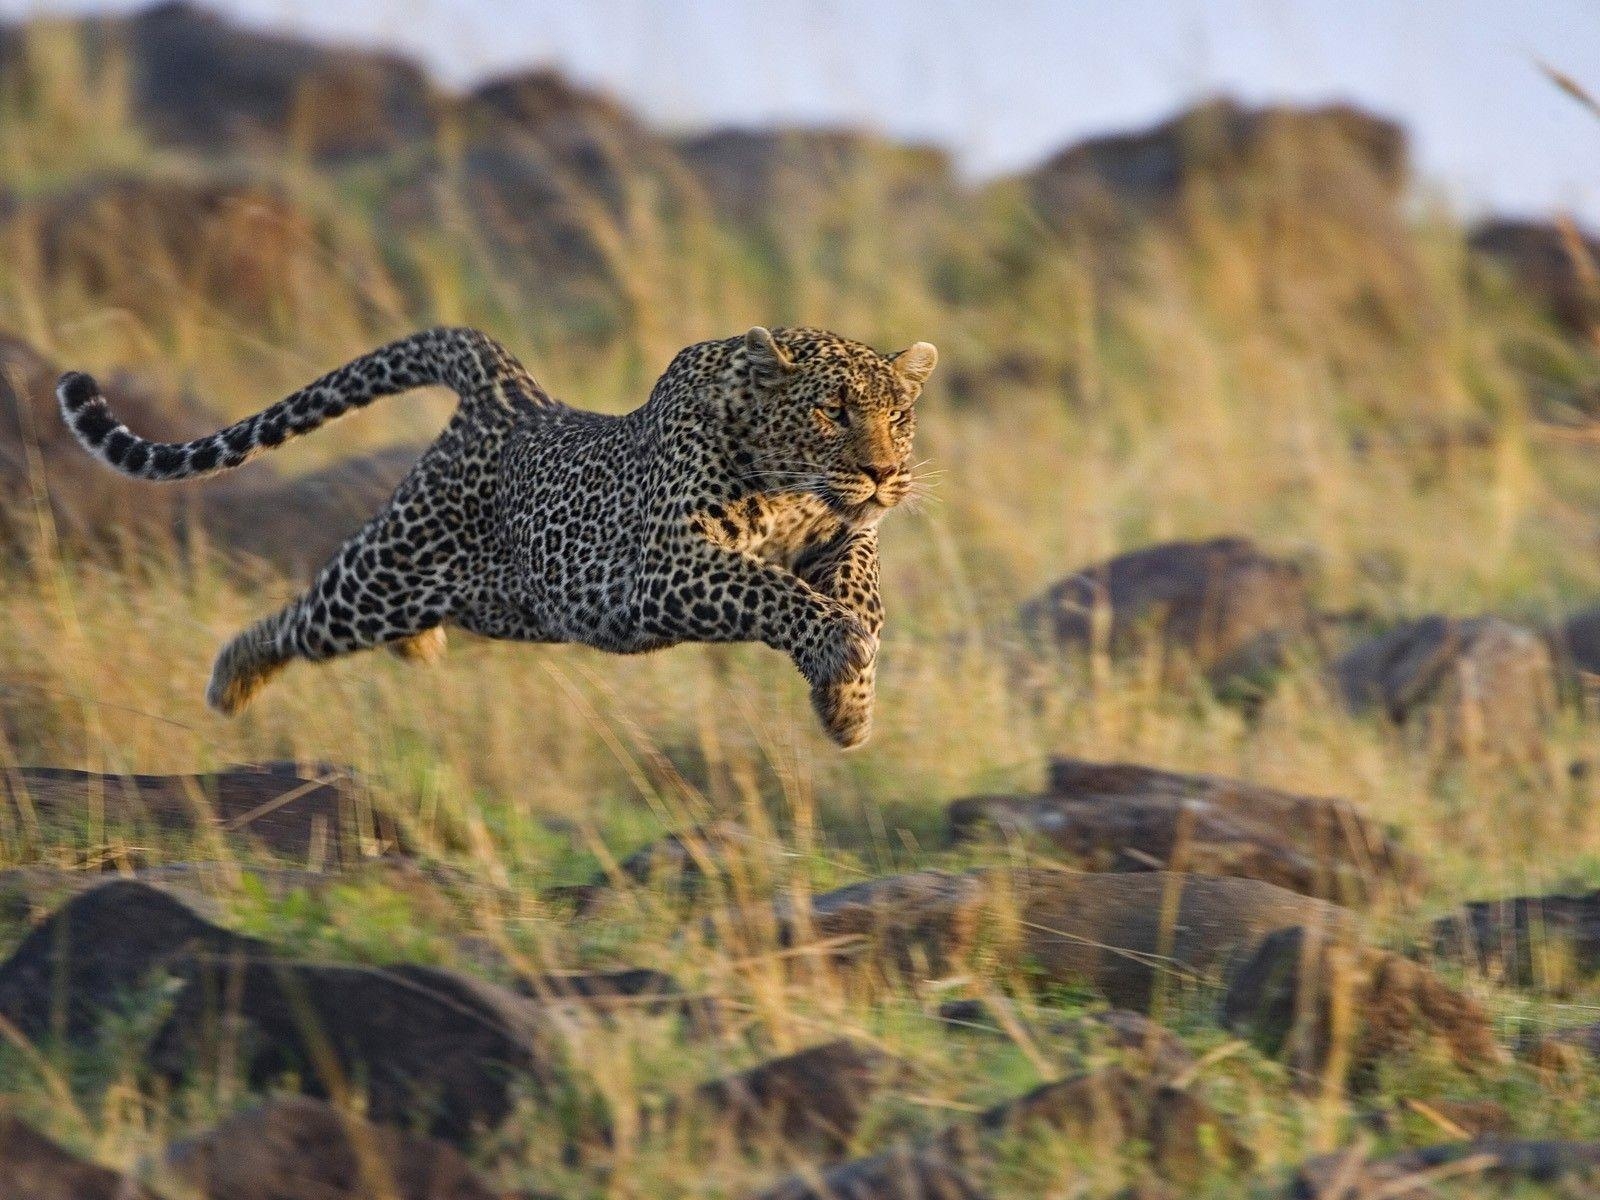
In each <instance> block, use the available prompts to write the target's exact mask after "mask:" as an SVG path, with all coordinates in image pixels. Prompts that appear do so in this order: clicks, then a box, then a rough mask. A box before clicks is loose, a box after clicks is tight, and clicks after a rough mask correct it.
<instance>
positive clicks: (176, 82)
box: [79, 0, 445, 161]
mask: <svg viewBox="0 0 1600 1200" xmlns="http://www.w3.org/2000/svg"><path fill="white" fill-rule="evenodd" d="M79 28H80V29H81V31H82V33H83V34H84V35H85V36H86V38H87V40H88V44H89V47H90V49H91V51H92V52H94V57H93V58H91V67H92V68H94V69H104V68H105V67H106V66H109V65H110V63H109V62H104V61H102V56H104V57H105V58H107V59H109V58H110V57H111V56H113V55H114V56H115V58H116V60H118V61H121V62H125V63H126V69H127V74H128V84H129V92H130V98H131V100H132V102H133V103H132V108H133V116H134V118H135V119H136V120H137V121H138V122H139V123H140V124H141V125H142V126H144V128H145V129H146V130H148V131H149V132H150V133H151V134H152V135H153V136H154V137H155V138H156V139H157V140H158V141H159V142H162V143H164V144H167V145H171V146H178V147H183V148H185V149H191V150H196V151H200V152H202V153H206V154H228V153H234V154H243V155H247V154H250V153H252V152H254V153H260V152H268V153H274V152H283V151H286V150H291V149H292V150H295V151H298V152H301V153H305V154H309V155H311V156H312V157H314V158H317V159H320V160H323V161H342V160H347V159H351V158H356V157H362V156H367V155H373V154H379V153H383V152H385V151H389V150H394V149H397V148H399V147H401V146H403V145H405V144H407V143H409V142H413V141H416V140H419V139H426V138H431V137H432V136H433V134H434V133H435V131H436V129H437V125H438V118H439V115H440V112H441V110H442V109H443V108H444V107H445V100H444V98H443V97H442V96H441V94H440V93H439V92H438V90H437V89H436V88H435V87H434V85H433V84H432V83H431V82H430V81H429V80H428V77H427V76H426V74H425V73H424V72H423V71H422V69H421V68H420V67H418V66H416V65H415V64H414V63H411V62H408V61H407V60H405V59H403V58H401V57H399V56H397V55H393V54H385V53H382V52H379V51H374V50H366V49H355V48H353V47H347V46H346V47H330V46H327V45H324V44H321V43H318V42H315V41H312V40H310V39H308V38H302V37H295V36H292V35H287V34H280V33H267V32H264V31H262V30H259V29H252V28H250V27H248V26H246V25H243V24H240V23H238V22H236V21H233V20H231V19H229V18H228V17H225V16H223V15H221V14H219V13H216V12H212V11H209V10H207V9H203V8H200V7H198V6H196V5H193V4H189V3H186V2H183V0H177V2H173V0H168V2H166V3H160V4H156V5H153V6H151V7H149V8H146V9H144V10H142V11H140V12H137V13H135V14H132V15H131V16H126V17H123V16H107V17H95V18H90V19H88V20H85V21H83V22H82V23H81V24H80V26H79Z"/></svg>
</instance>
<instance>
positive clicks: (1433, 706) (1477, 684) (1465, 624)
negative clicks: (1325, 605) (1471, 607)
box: [1333, 615, 1556, 755]
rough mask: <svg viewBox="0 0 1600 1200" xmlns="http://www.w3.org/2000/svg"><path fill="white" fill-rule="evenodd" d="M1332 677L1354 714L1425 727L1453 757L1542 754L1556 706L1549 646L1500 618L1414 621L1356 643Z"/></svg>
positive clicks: (1427, 736)
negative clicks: (1379, 715) (1376, 715)
mask: <svg viewBox="0 0 1600 1200" xmlns="http://www.w3.org/2000/svg"><path fill="white" fill-rule="evenodd" d="M1333 675H1334V680H1335V683H1336V685H1337V687H1338V690H1339V694H1340V696H1341V697H1342V698H1343V699H1344V702H1345V704H1346V706H1347V707H1349V708H1350V709H1351V711H1353V712H1357V713H1361V712H1366V711H1369V710H1376V711H1378V712H1381V713H1383V714H1384V715H1386V716H1387V717H1388V718H1389V719H1390V720H1392V721H1394V722H1395V723H1396V724H1406V725H1411V726H1414V727H1417V728H1419V729H1420V730H1421V731H1422V733H1423V734H1424V736H1425V737H1426V738H1427V739H1428V741H1429V742H1430V743H1432V744H1433V745H1435V746H1436V747H1438V748H1439V749H1440V750H1441V752H1447V753H1476V752H1503V753H1510V754H1517V755H1525V754H1530V753H1537V752H1538V751H1539V749H1540V748H1541V747H1542V745H1543V734H1544V729H1545V725H1546V723H1547V721H1548V720H1549V718H1550V716H1551V714H1552V713H1553V711H1554V708H1555V695H1556V686H1555V669H1554V665H1553V663H1552V661H1551V657H1550V651H1549V649H1548V648H1547V647H1546V646H1545V643H1544V640H1543V639H1542V638H1540V637H1539V635H1538V634H1536V633H1534V632H1533V631H1532V630H1528V629H1524V628H1522V627H1521V626H1519V625H1513V624H1511V623H1510V622H1509V621H1503V620H1501V619H1500V618H1499V617H1447V616H1439V615H1433V616H1427V617H1422V618H1420V619H1418V620H1415V621H1407V622H1406V623H1404V624H1402V625H1400V626H1398V627H1397V628H1395V629H1392V630H1390V631H1389V632H1388V633H1385V634H1382V635H1380V636H1378V637H1375V638H1371V639H1369V640H1368V641H1365V642H1362V643H1360V644H1359V645H1357V646H1355V647H1354V648H1353V649H1351V650H1350V651H1349V652H1348V653H1346V654H1345V655H1344V656H1343V657H1341V658H1340V659H1339V660H1338V661H1337V662H1336V663H1335V664H1334V666H1333Z"/></svg>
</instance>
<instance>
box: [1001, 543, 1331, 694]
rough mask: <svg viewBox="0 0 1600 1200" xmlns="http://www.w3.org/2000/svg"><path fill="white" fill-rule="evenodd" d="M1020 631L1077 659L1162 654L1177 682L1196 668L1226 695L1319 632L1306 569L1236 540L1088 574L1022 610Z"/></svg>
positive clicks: (1118, 562) (1190, 546)
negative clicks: (1101, 653)
mask: <svg viewBox="0 0 1600 1200" xmlns="http://www.w3.org/2000/svg"><path fill="white" fill-rule="evenodd" d="M1021 621H1022V625H1023V628H1024V629H1025V630H1027V631H1028V633H1029V634H1030V635H1032V636H1033V637H1035V638H1038V639H1039V640H1041V641H1042V642H1044V643H1045V644H1047V645H1050V646H1053V647H1055V648H1056V649H1058V650H1061V651H1066V652H1069V653H1086V652H1089V651H1092V650H1096V649H1101V648H1103V649H1105V650H1106V651H1108V652H1109V653H1111V654H1112V655H1114V656H1119V657H1120V656H1137V655H1140V654H1143V653H1147V652H1149V651H1150V650H1151V649H1152V648H1159V649H1160V650H1161V652H1162V654H1163V656H1164V658H1165V660H1166V663H1167V666H1168V669H1169V671H1170V672H1172V673H1175V674H1179V675H1181V674H1182V672H1183V671H1184V670H1186V669H1189V668H1191V667H1197V668H1199V669H1200V670H1201V671H1202V672H1204V673H1205V674H1206V675H1207V676H1208V677H1209V678H1210V680H1211V682H1212V684H1213V685H1214V686H1218V687H1223V686H1226V685H1229V684H1232V683H1234V682H1236V681H1248V680H1250V679H1252V678H1254V677H1257V676H1259V675H1261V674H1262V673H1263V672H1265V671H1267V670H1270V669H1272V668H1274V667H1276V666H1278V665H1280V664H1281V663H1282V662H1283V660H1284V656H1285V654H1286V653H1287V652H1288V651H1289V650H1290V649H1291V648H1292V647H1293V646H1294V645H1295V644H1297V643H1300V642H1303V641H1305V640H1306V639H1308V638H1311V637H1313V636H1314V635H1315V632H1316V620H1315V615H1314V613H1313V611H1312V608H1311V604H1310V598H1309V591H1308V588H1307V585H1306V580H1305V575H1304V572H1303V571H1302V570H1301V568H1300V567H1299V566H1297V565H1296V564H1294V563H1292V562H1288V561H1286V560H1284V559H1280V558H1273V557H1272V556H1270V555H1268V554H1265V553H1263V552H1262V551H1261V550H1260V549H1259V548H1257V546H1256V545H1255V543H1254V542H1252V541H1250V540H1249V539H1247V538H1238V537H1222V538H1213V539H1211V540H1210V541H1204V542H1169V543H1165V544H1163V545H1159V546H1150V547H1147V548H1146V549H1143V550H1134V551H1131V552H1130V553H1127V554H1121V555H1118V556H1117V557H1116V558H1113V559H1110V560H1109V561H1107V562H1104V563H1099V564H1096V565H1094V566H1091V567H1086V568H1084V569H1083V570H1081V571H1079V572H1077V573H1076V574H1074V575H1069V576H1068V577H1067V578H1065V579H1063V580H1061V581H1059V582H1058V583H1055V584H1053V585H1051V586H1050V587H1049V588H1048V589H1046V591H1045V592H1044V593H1043V594H1041V595H1039V596H1037V597H1035V598H1034V599H1032V600H1030V601H1028V602H1027V603H1026V604H1024V605H1023V606H1022V610H1021Z"/></svg>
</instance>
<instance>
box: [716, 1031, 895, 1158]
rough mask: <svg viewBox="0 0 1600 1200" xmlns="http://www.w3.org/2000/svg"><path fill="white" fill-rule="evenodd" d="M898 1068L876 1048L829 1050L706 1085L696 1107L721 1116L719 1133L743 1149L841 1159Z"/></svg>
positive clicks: (845, 1044) (831, 1046)
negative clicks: (778, 1147)
mask: <svg viewBox="0 0 1600 1200" xmlns="http://www.w3.org/2000/svg"><path fill="white" fill-rule="evenodd" d="M892 1067H893V1063H892V1061H891V1060H890V1058H889V1057H888V1056H887V1055H886V1054H884V1053H883V1052H881V1051H879V1050H875V1049H873V1048H872V1047H870V1046H865V1045H860V1044H858V1043H855V1042H850V1041H843V1040H841V1041H836V1042H827V1043H825V1044H823V1045H820V1046H812V1047H810V1048H809V1049H806V1050H801V1051H800V1052H798V1053H796V1054H787V1055H784V1056H783V1057H782V1058H774V1059H771V1060H769V1061H767V1062H764V1063H762V1064H761V1065H760V1066H757V1067H752V1068H751V1069H750V1070H748V1071H741V1072H739V1073H738V1074H737V1075H730V1076H727V1077H726V1078H723V1079H716V1080H712V1081H711V1082H709V1083H705V1084H702V1085H701V1086H700V1087H699V1088H698V1089H696V1091H695V1094H694V1107H696V1108H698V1109H700V1110H703V1111H706V1112H709V1113H712V1114H715V1118H714V1119H715V1124H716V1127H717V1128H718V1129H720V1130H723V1131H725V1132H726V1133H727V1134H728V1135H729V1136H731V1137H732V1138H733V1139H734V1140H735V1141H736V1142H737V1143H738V1144H740V1145H742V1146H746V1147H752V1146H770V1145H774V1144H783V1145H785V1146H788V1147H790V1148H793V1149H798V1150H802V1151H805V1152H808V1153H812V1154H817V1155H821V1156H824V1157H830V1158H831V1157H837V1156H838V1155H840V1154H842V1153H843V1152H844V1151H845V1150H846V1149H848V1148H849V1146H850V1142H851V1139H853V1138H854V1137H855V1133H856V1130H857V1128H858V1127H859V1126H860V1124H861V1118H862V1116H863V1115H864V1114H865V1112H866V1109H867V1106H868V1105H869V1104H870V1103H871V1101H872V1099H873V1097H874V1096H876V1095H877V1093H878V1091H879V1089H880V1087H881V1086H882V1085H883V1083H884V1080H885V1078H886V1076H887V1075H888V1074H889V1072H890V1070H891V1068H892Z"/></svg>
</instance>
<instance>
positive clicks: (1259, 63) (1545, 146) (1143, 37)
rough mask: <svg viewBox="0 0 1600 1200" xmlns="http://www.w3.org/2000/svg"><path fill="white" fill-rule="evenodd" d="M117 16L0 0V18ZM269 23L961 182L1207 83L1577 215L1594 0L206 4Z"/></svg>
mask: <svg viewBox="0 0 1600 1200" xmlns="http://www.w3.org/2000/svg"><path fill="white" fill-rule="evenodd" d="M136 7H139V5H138V4H133V3H127V2H126V0H109V2H108V0H100V2H98V3H96V2H94V0H0V14H3V15H6V16H12V17H15V16H18V15H22V14H25V13H28V12H36V11H51V12H64V11H71V12H83V11H90V10H107V9H119V10H127V9H130V8H136ZM212 7H214V8H216V9H218V10H220V11H224V12H228V13H232V14H235V15H237V16H239V17H241V18H243V19H245V20H247V21H248V22H250V23H252V24H255V25H261V26H266V27H271V28H278V29H290V30H298V31H302V32H312V33H316V34H318V35H321V36H324V37H332V38H336V39H339V40H343V41H353V42H360V43H366V44H380V45H385V46H389V47H392V48H398V49H401V50H403V51H405V52H407V53H409V54H411V55H413V56H415V57H417V58H419V59H422V60H423V61H425V62H426V63H427V64H428V65H429V66H430V67H432V68H433V70H434V71H435V73H436V74H437V75H439V76H440V77H441V78H442V79H444V80H445V81H446V82H448V83H451V84H455V85H461V86H464V85H466V84H469V83H471V82H472V81H474V80H476V79H480V78H482V77H483V76H485V75H489V74H494V73H497V72H504V71H508V70H514V69H517V68H520V67H525V66H528V65H531V64H555V65H558V66H561V67H563V68H565V69H566V70H567V71H568V72H570V73H571V74H572V75H573V76H575V77H576V78H578V79H580V80H582V81H584V82H587V83H591V84H597V85H600V86H602V87H604V88H605V89H607V90H609V91H612V92H614V93H615V94H617V95H618V96H620V97H622V98H623V99H624V100H626V101H628V102H629V103H631V104H632V105H633V106H635V107H636V108H638V109H639V110H640V111H641V112H642V113H644V114H645V115H646V116H647V117H648V118H649V119H650V120H651V121H652V122H654V123H656V124H658V125H661V126H664V127H667V128H670V129H697V128H702V127H706V126H713V125H725V124H741V125H760V124H767V123H772V122H789V123H795V122H798V123H833V124H838V123H844V124H854V125H865V126H869V127H873V128H877V129H880V130H884V131H886V132H889V133H892V134H896V135H899V136H902V137H912V138H918V139H923V140H929V141H934V142H939V143H942V144H944V145H947V146H949V147H950V148H951V149H952V150H954V151H955V152H956V154H957V155H958V157H959V160H960V162H961V163H962V165H963V167H964V168H965V169H967V170H968V171H969V172H971V173H973V174H975V175H987V174H993V173H995V172H999V171H1005V170H1011V169H1015V168H1020V167H1025V166H1028V165H1031V164H1032V163H1034V162H1037V161H1038V160H1040V159H1042V158H1044V157H1045V156H1047V155H1048V154H1049V153H1051V152H1052V151H1053V150H1055V149H1057V148H1059V147H1060V146H1062V145H1064V144H1065V143H1067V142H1069V141H1072V140H1074V139H1076V138H1079V137H1082V136H1084V135H1086V134H1093V133H1102V132H1107V131H1112V130H1119V129H1127V128H1133V127H1137V126H1140V125H1142V124H1146V123H1149V122H1150V121H1153V120H1155V119H1158V118H1160V117H1163V116H1165V115H1167V114H1168V113H1170V112H1171V111H1173V110H1174V109H1176V108H1177V107H1179V106H1180V105H1182V104H1184V103H1186V102H1188V101H1191V100H1193V99H1195V98H1197V97H1199V96H1202V95H1205V94H1207V93H1210V92H1214V91H1218V90H1226V91H1230V92H1233V93H1235V94H1237V95H1239V96H1242V97H1244V98H1246V99H1250V100H1280V99H1283V100H1301V101H1315V100H1328V99H1345V100H1352V101H1355V102H1357V103H1360V104H1363V105H1366V106H1368V107H1370V108H1372V109H1374V110H1376V111H1378V112H1382V113H1385V114H1389V115H1392V116H1395V117H1398V118H1400V119H1401V120H1402V121H1403V122H1404V123H1405V124H1406V126H1407V127H1408V128H1409V130H1410V132H1411V134H1412V137H1413V144H1414V147H1415V152H1416V156H1417V159H1418V163H1419V166H1420V168H1421V172H1422V174H1423V176H1424V178H1425V179H1426V180H1428V181H1430V182H1431V183H1432V184H1433V185H1436V187H1437V188H1438V189H1439V190H1441V191H1442V192H1443V194H1444V195H1446V196H1447V197H1448V198H1449V199H1450V201H1451V203H1453V204H1454V206H1455V207H1457V208H1458V209H1459V210H1461V211H1463V212H1465V213H1469V214H1471V213H1476V212H1479V211H1482V210H1483V209H1485V208H1495V209H1499V210H1502V211H1510V212H1523V213H1543V212H1549V211H1552V210H1555V209H1566V210H1571V211H1576V212H1578V213H1580V214H1581V215H1583V216H1584V217H1585V218H1586V219H1587V220H1588V221H1589V222H1590V223H1591V224H1595V225H1600V118H1597V117H1595V116H1594V115H1593V114H1590V113H1588V112H1585V111H1584V110H1583V109H1581V108H1580V107H1579V106H1578V105H1576V104H1575V103H1573V102H1572V101H1571V100H1570V99H1569V98H1567V97H1566V96H1564V95H1562V94H1561V93H1559V92H1558V91H1557V90H1556V89H1555V88H1554V87H1553V86H1552V85H1551V84H1550V83H1549V82H1548V81H1547V80H1546V79H1545V78H1544V77H1543V76H1542V75H1541V74H1540V73H1539V72H1538V70H1537V69H1536V67H1535V62H1536V60H1540V59H1543V60H1545V61H1548V62H1549V63H1551V64H1552V65H1554V66H1557V67H1559V68H1561V69H1562V70H1564V71H1566V72H1568V73H1569V74H1571V75H1572V76H1574V77H1575V78H1577V79H1578V80H1579V81H1580V82H1582V83H1584V84H1585V85H1586V86H1587V87H1588V88H1589V89H1590V91H1591V92H1593V93H1595V94H1600V0H1503V2H1501V3H1494V2H1493V0H1456V2H1454V3H1452V2H1450V0H1094V2H1088V0H1055V2H1051V0H987V2H980V0H970V2H964V0H861V2H857V3H845V2H842V0H217V2H216V3H215V4H213V5H212Z"/></svg>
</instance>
